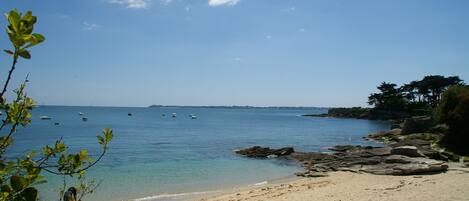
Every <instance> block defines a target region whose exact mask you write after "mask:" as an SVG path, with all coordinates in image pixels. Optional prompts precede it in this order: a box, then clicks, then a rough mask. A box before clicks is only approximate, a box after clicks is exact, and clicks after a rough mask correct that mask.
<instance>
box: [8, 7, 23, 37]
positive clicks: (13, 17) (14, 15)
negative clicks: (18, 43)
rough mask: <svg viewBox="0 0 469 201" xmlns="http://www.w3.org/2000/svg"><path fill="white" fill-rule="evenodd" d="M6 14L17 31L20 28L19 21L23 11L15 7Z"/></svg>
mask: <svg viewBox="0 0 469 201" xmlns="http://www.w3.org/2000/svg"><path fill="white" fill-rule="evenodd" d="M6 16H7V20H8V22H9V23H10V25H11V27H12V28H13V30H14V31H16V32H17V31H18V30H19V22H20V21H21V13H19V12H18V10H16V9H14V10H11V11H10V12H9V13H8V14H7V15H6Z"/></svg>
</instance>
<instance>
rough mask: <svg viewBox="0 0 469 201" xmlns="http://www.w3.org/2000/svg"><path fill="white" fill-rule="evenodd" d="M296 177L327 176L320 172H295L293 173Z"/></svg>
mask: <svg viewBox="0 0 469 201" xmlns="http://www.w3.org/2000/svg"><path fill="white" fill-rule="evenodd" d="M295 175H296V176H298V177H327V176H329V175H327V174H325V173H320V172H297V173H295Z"/></svg>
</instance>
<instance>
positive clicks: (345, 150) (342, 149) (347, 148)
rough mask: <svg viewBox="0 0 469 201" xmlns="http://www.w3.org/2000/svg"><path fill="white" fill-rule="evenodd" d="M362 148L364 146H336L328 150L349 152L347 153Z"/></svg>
mask: <svg viewBox="0 0 469 201" xmlns="http://www.w3.org/2000/svg"><path fill="white" fill-rule="evenodd" d="M361 148H362V146H360V145H336V146H333V147H331V148H328V149H329V150H331V151H337V152H347V151H351V150H356V149H361Z"/></svg>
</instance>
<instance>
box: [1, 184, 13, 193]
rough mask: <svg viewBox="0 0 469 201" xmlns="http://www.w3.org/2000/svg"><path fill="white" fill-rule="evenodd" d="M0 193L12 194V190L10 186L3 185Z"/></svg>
mask: <svg viewBox="0 0 469 201" xmlns="http://www.w3.org/2000/svg"><path fill="white" fill-rule="evenodd" d="M0 191H1V192H2V193H3V192H11V188H10V186H8V185H2V187H0Z"/></svg>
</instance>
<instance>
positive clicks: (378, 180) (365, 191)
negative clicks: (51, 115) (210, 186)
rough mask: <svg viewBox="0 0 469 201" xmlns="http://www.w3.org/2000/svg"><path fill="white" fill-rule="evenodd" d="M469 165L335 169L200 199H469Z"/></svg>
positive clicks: (452, 200) (347, 200)
mask: <svg viewBox="0 0 469 201" xmlns="http://www.w3.org/2000/svg"><path fill="white" fill-rule="evenodd" d="M467 181H469V168H463V167H461V166H460V165H459V164H457V163H451V164H450V168H449V170H448V171H447V172H445V173H440V174H430V175H413V176H386V175H372V174H366V173H363V174H362V173H353V172H332V173H329V176H327V177H317V178H298V179H295V180H293V181H286V182H279V183H271V184H266V185H262V186H250V187H245V188H240V189H236V190H233V189H231V190H227V191H226V192H225V193H221V194H218V195H215V196H212V197H206V198H197V199H194V200H197V201H238V200H253V201H262V200H269V201H275V200H289V201H304V200H321V201H339V200H340V201H367V200H368V201H375V200H379V201H383V200H386V201H394V200H395V201H398V200H412V201H443V200H451V201H455V200H461V201H462V200H468V198H469V191H468V190H469V182H467Z"/></svg>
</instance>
